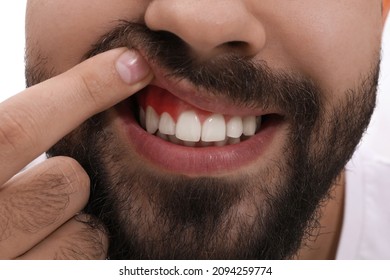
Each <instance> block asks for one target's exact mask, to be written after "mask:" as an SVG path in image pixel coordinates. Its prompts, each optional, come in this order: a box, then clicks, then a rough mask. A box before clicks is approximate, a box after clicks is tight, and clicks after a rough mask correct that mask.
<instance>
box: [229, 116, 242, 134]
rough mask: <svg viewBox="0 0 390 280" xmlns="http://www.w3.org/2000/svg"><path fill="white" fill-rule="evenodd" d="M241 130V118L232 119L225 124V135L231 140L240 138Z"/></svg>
mask: <svg viewBox="0 0 390 280" xmlns="http://www.w3.org/2000/svg"><path fill="white" fill-rule="evenodd" d="M243 129H244V128H243V125H242V118H241V117H233V118H231V119H230V120H229V121H228V123H227V127H226V135H227V136H228V137H232V138H238V137H241V135H242V132H243Z"/></svg>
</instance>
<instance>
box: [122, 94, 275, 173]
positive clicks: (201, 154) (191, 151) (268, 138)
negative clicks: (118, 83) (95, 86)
mask: <svg viewBox="0 0 390 280" xmlns="http://www.w3.org/2000/svg"><path fill="white" fill-rule="evenodd" d="M116 109H117V112H118V114H119V116H120V119H121V121H122V122H121V125H122V127H123V129H122V130H123V131H124V132H125V137H126V138H127V139H128V141H129V143H130V145H131V146H132V147H133V148H134V150H135V151H136V152H137V153H138V154H139V155H140V156H141V157H142V158H144V159H145V160H147V161H148V162H150V163H152V164H153V165H155V166H156V167H158V168H159V169H163V170H165V171H168V172H172V173H175V174H185V175H190V176H191V175H193V176H201V175H209V176H210V175H211V174H215V175H217V174H221V173H225V172H229V171H232V170H237V169H240V168H242V167H245V166H246V165H248V164H250V163H252V162H254V161H255V160H257V159H258V158H259V157H261V156H262V155H263V153H264V152H265V151H266V150H267V148H268V147H269V146H270V144H271V143H272V139H273V138H274V136H275V134H276V131H277V130H278V129H277V128H278V127H279V126H280V123H279V122H273V121H270V122H269V123H268V124H266V125H264V127H262V129H261V131H260V132H259V133H258V134H256V135H255V136H253V137H251V138H250V139H248V140H246V141H243V142H241V143H239V144H234V145H228V146H224V147H203V148H192V147H185V146H180V145H176V144H173V143H170V142H167V141H165V140H163V139H161V138H159V137H156V136H154V135H151V134H149V133H147V132H146V131H145V130H144V129H143V128H141V127H140V125H139V124H138V122H137V121H136V120H135V117H134V115H133V113H132V111H131V105H130V104H129V102H123V103H121V104H119V105H118V106H117V107H116Z"/></svg>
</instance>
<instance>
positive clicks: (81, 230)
mask: <svg viewBox="0 0 390 280" xmlns="http://www.w3.org/2000/svg"><path fill="white" fill-rule="evenodd" d="M83 216H84V217H82V218H81V220H82V221H80V220H79V219H78V217H76V218H75V219H74V221H77V222H78V223H79V226H78V228H77V230H75V231H74V232H73V233H71V234H69V235H68V236H67V238H66V239H65V240H64V241H63V242H62V244H61V246H59V248H58V250H57V251H56V253H55V255H54V259H73V260H96V259H104V258H105V257H106V255H107V250H108V239H107V237H106V235H105V233H104V230H103V228H102V226H101V225H100V224H99V225H96V223H95V222H93V223H92V222H91V221H92V220H94V219H92V218H89V217H87V216H86V215H83Z"/></svg>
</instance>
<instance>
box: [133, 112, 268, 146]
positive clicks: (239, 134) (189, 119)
mask: <svg viewBox="0 0 390 280" xmlns="http://www.w3.org/2000/svg"><path fill="white" fill-rule="evenodd" d="M139 119H140V123H141V126H142V127H144V128H145V129H146V131H147V132H149V133H150V134H155V135H156V136H158V137H160V138H162V139H164V140H166V141H169V142H172V143H174V144H177V145H185V146H189V147H194V146H197V147H208V146H213V145H214V146H225V145H227V144H228V145H233V144H237V143H240V142H241V141H243V140H245V139H246V138H248V137H250V136H253V135H255V134H256V131H257V130H258V129H259V127H260V126H261V118H260V117H255V116H248V117H244V118H241V117H239V116H235V117H231V118H230V119H229V121H227V122H226V121H225V117H224V116H223V115H221V114H213V115H211V116H210V117H208V118H207V119H206V120H205V121H204V123H203V125H202V124H201V123H200V120H199V117H198V115H197V114H196V113H195V112H194V111H185V112H183V113H181V115H180V116H179V118H178V120H177V123H175V121H174V120H173V118H172V117H171V116H170V115H169V113H167V112H164V113H163V114H162V115H161V116H159V115H158V114H157V113H156V111H155V110H154V109H153V108H152V107H151V106H148V107H147V108H146V112H145V111H144V110H143V109H142V108H140V110H139ZM243 137H244V138H243ZM198 142H199V143H198Z"/></svg>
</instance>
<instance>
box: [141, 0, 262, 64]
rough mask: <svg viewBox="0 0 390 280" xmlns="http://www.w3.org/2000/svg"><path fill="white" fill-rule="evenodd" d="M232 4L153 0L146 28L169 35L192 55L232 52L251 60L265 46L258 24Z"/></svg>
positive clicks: (225, 0) (227, 0) (236, 3)
mask: <svg viewBox="0 0 390 280" xmlns="http://www.w3.org/2000/svg"><path fill="white" fill-rule="evenodd" d="M242 2H243V1H235V0H215V1H211V0H197V1H193V0H155V1H152V2H151V4H150V5H149V6H148V8H147V10H146V13H145V23H146V25H147V26H148V27H149V28H150V29H152V30H155V31H166V32H170V33H173V34H174V35H176V36H177V37H179V38H180V39H182V40H183V41H184V42H186V43H187V44H188V45H189V46H190V47H191V48H192V49H193V50H194V51H195V52H196V53H198V54H201V55H205V56H210V55H211V56H212V55H215V54H218V53H222V52H234V53H238V54H240V55H243V56H249V57H250V56H255V55H256V54H257V53H258V52H260V51H261V49H262V48H263V47H264V45H265V38H266V34H265V30H264V26H263V25H262V23H261V22H260V21H259V20H258V19H257V18H256V17H255V16H254V15H253V14H252V13H251V12H250V11H248V10H247V8H246V7H245V5H244V4H243V3H242Z"/></svg>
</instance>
